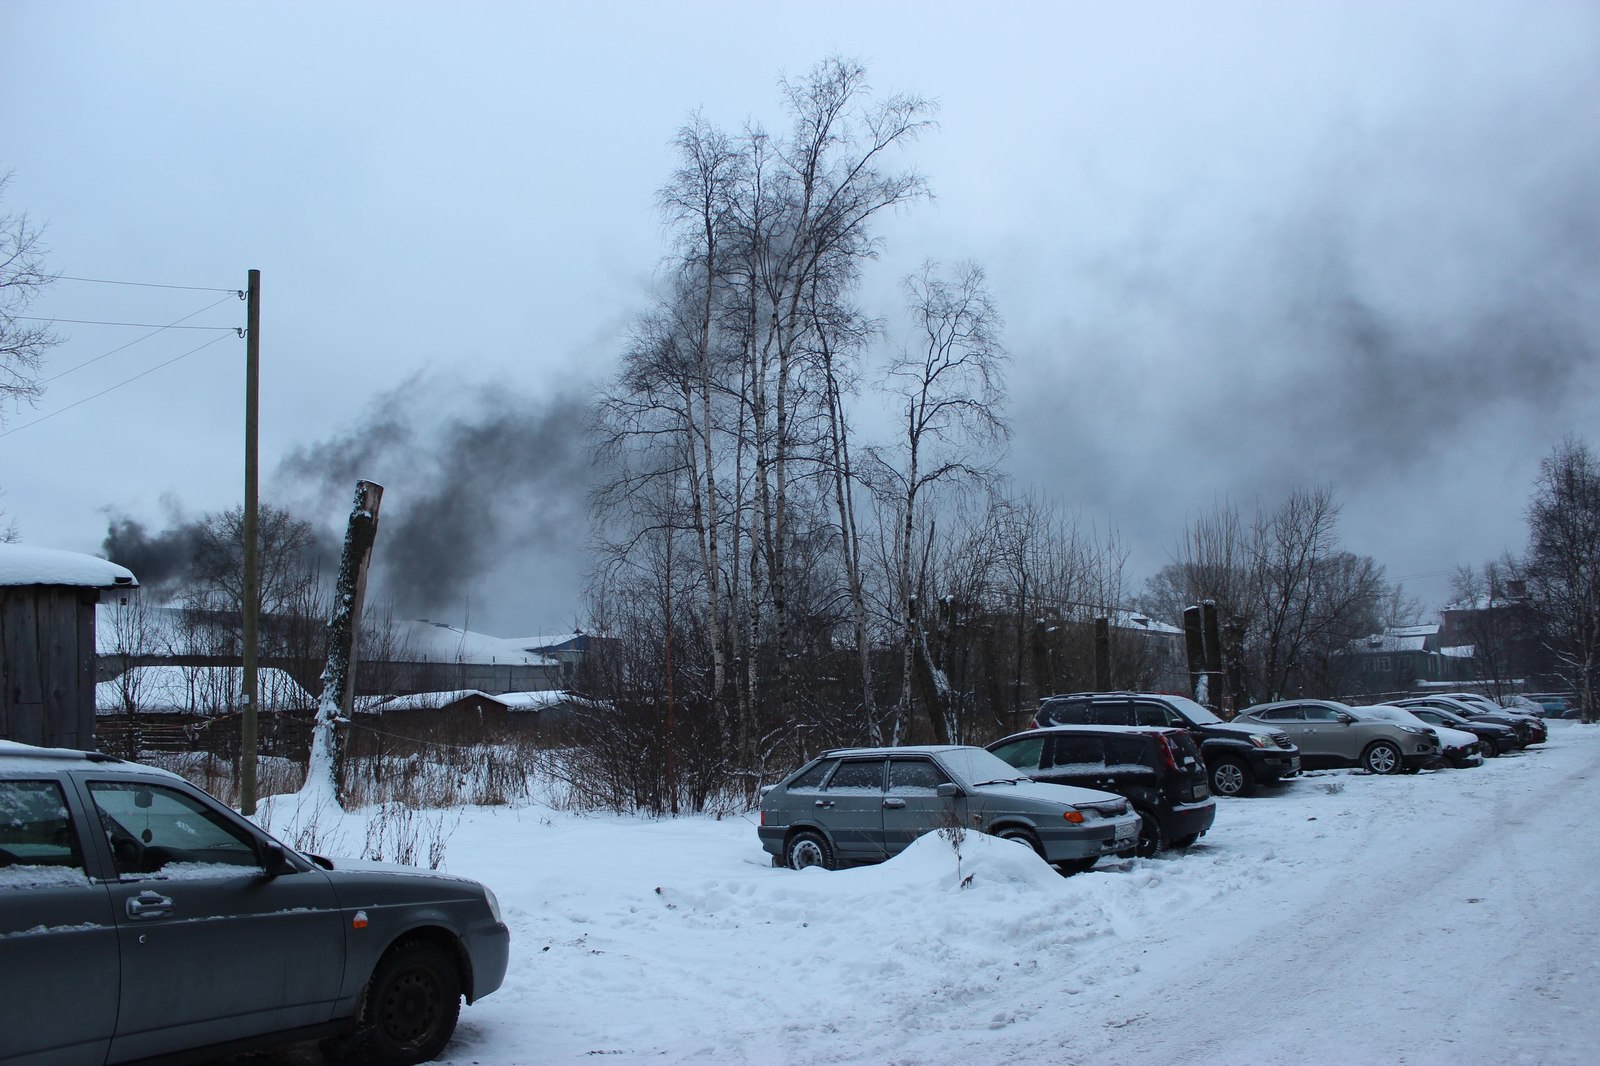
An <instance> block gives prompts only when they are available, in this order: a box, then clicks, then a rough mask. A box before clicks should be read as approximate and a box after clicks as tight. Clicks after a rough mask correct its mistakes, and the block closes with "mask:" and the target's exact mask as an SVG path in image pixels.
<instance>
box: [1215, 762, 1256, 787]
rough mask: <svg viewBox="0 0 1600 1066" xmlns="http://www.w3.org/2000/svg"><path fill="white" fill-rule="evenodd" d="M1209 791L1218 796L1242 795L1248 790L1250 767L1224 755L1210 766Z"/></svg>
mask: <svg viewBox="0 0 1600 1066" xmlns="http://www.w3.org/2000/svg"><path fill="white" fill-rule="evenodd" d="M1210 776H1211V791H1212V792H1213V793H1215V794H1216V795H1218V796H1244V795H1248V794H1249V792H1250V768H1249V767H1248V766H1246V765H1245V764H1244V763H1242V762H1240V761H1239V760H1238V759H1235V758H1231V757H1227V756H1224V757H1223V758H1221V759H1218V760H1217V761H1216V764H1215V765H1214V766H1212V767H1211V775H1210Z"/></svg>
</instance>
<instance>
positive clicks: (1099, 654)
mask: <svg viewBox="0 0 1600 1066" xmlns="http://www.w3.org/2000/svg"><path fill="white" fill-rule="evenodd" d="M1094 690H1095V691H1096V692H1110V691H1111V619H1109V618H1096V619H1095V620H1094Z"/></svg>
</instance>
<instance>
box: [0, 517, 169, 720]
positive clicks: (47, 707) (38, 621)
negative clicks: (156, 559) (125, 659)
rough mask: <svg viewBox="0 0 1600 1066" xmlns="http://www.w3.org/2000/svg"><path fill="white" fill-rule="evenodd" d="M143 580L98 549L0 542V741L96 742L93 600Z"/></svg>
mask: <svg viewBox="0 0 1600 1066" xmlns="http://www.w3.org/2000/svg"><path fill="white" fill-rule="evenodd" d="M138 584H139V582H138V580H137V579H136V578H135V577H134V576H133V573H132V571H130V570H128V569H127V568H126V567H122V566H118V565H117V564H116V563H111V562H107V561H106V560H104V559H99V558H96V557H95V556H92V555H79V554H78V553H76V552H65V551H55V550H53V549H50V548H33V547H26V546H24V545H21V544H0V740H15V741H20V742H21V743H24V744H42V745H46V746H49V747H59V748H81V749H83V750H85V751H92V750H93V749H94V747H95V737H94V684H95V674H94V659H95V643H94V605H95V604H97V603H99V602H100V597H101V595H102V594H103V593H107V592H108V591H110V592H112V594H114V590H123V589H126V590H132V589H134V588H137V587H138Z"/></svg>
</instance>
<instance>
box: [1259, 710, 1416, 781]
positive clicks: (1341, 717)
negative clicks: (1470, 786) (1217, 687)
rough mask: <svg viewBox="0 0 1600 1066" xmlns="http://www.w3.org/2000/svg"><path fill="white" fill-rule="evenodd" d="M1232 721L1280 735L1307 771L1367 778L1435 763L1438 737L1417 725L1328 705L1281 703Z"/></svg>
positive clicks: (1413, 769)
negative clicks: (1358, 772)
mask: <svg viewBox="0 0 1600 1066" xmlns="http://www.w3.org/2000/svg"><path fill="white" fill-rule="evenodd" d="M1234 721H1236V722H1248V723H1251V724H1254V725H1256V726H1258V727H1261V728H1270V729H1278V730H1282V731H1283V732H1284V733H1287V734H1288V735H1289V738H1290V739H1291V740H1293V741H1294V742H1295V744H1297V745H1298V746H1299V748H1300V762H1301V764H1302V765H1303V766H1305V767H1306V768H1307V769H1310V768H1312V767H1332V766H1359V767H1361V768H1362V769H1364V770H1366V771H1367V772H1369V773H1374V774H1398V773H1401V772H1402V771H1406V770H1411V771H1415V770H1420V769H1422V768H1423V767H1425V766H1428V765H1430V764H1432V763H1433V762H1435V761H1436V760H1438V759H1439V757H1440V755H1439V738H1438V737H1437V736H1435V735H1434V733H1433V731H1432V730H1430V729H1426V728H1423V727H1421V726H1412V725H1401V724H1399V723H1397V722H1386V721H1384V720H1383V719H1381V718H1372V717H1369V716H1365V715H1362V714H1361V712H1360V711H1358V710H1357V709H1356V708H1354V707H1350V706H1348V705H1346V704H1343V703H1339V702H1336V701H1334V700H1282V701H1280V702H1277V703H1261V704H1257V705H1256V706H1254V707H1251V708H1249V709H1248V710H1246V711H1245V712H1244V713H1242V714H1240V715H1239V717H1238V718H1236V719H1234Z"/></svg>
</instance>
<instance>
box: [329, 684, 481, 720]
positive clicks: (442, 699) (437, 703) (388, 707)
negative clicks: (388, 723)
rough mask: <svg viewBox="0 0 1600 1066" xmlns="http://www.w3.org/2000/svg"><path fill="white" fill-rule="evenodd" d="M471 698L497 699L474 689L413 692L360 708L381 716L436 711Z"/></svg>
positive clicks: (389, 697) (386, 698)
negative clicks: (386, 713) (391, 712)
mask: <svg viewBox="0 0 1600 1066" xmlns="http://www.w3.org/2000/svg"><path fill="white" fill-rule="evenodd" d="M472 696H481V697H483V698H484V699H490V700H492V699H498V698H499V697H497V696H491V695H489V694H488V693H487V692H484V691H483V690H481V689H476V688H457V689H450V690H448V691H445V692H413V693H411V694H410V695H406V696H387V697H385V698H383V699H381V700H375V701H372V702H371V703H370V704H369V705H367V706H365V707H362V708H360V709H361V710H362V711H364V712H369V713H375V714H383V713H385V712H387V711H436V710H438V709H439V708H441V707H448V706H449V705H450V704H452V703H455V702H456V701H458V700H464V699H468V698H470V697H472Z"/></svg>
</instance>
